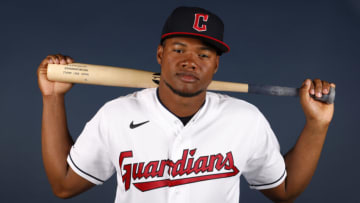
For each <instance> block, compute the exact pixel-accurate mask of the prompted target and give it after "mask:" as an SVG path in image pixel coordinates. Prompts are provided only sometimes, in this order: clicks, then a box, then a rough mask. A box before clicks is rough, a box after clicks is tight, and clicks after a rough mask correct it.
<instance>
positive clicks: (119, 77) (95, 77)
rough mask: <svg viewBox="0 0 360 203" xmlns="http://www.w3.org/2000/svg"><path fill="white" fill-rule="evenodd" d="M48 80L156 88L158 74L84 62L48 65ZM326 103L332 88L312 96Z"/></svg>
mask: <svg viewBox="0 0 360 203" xmlns="http://www.w3.org/2000/svg"><path fill="white" fill-rule="evenodd" d="M47 77H48V79H49V80H51V81H58V82H70V83H82V84H92V85H105V86H120V87H132V88H151V87H157V86H158V84H159V82H160V73H153V72H150V71H144V70H136V69H130V68H120V67H112V66H103V65H91V64H83V63H72V64H67V65H61V64H48V69H47ZM208 90H215V91H230V92H243V93H253V94H265V95H274V96H298V95H299V88H292V87H281V86H271V85H257V84H246V83H236V82H225V81H215V80H213V81H212V82H211V83H210V85H209V87H208ZM313 98H315V99H316V100H320V101H322V102H326V103H329V104H330V103H333V102H334V100H335V89H334V88H330V92H329V94H327V95H324V94H323V96H322V97H320V98H318V97H314V96H313Z"/></svg>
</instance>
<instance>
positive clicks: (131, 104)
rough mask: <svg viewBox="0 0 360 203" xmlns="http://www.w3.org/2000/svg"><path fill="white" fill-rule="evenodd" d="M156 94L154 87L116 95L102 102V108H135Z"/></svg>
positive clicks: (150, 99) (149, 100)
mask: <svg viewBox="0 0 360 203" xmlns="http://www.w3.org/2000/svg"><path fill="white" fill-rule="evenodd" d="M155 95H156V88H147V89H142V90H139V91H135V92H132V93H130V94H127V95H124V96H120V97H117V98H115V99H112V100H110V101H108V102H106V103H105V104H104V106H103V107H102V108H103V109H107V110H108V109H111V110H113V109H119V108H120V109H127V108H136V107H137V106H139V105H142V104H143V103H145V102H151V101H152V98H153V97H154V96H155Z"/></svg>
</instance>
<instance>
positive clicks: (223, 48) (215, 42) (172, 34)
mask: <svg viewBox="0 0 360 203" xmlns="http://www.w3.org/2000/svg"><path fill="white" fill-rule="evenodd" d="M175 36H189V37H195V38H198V39H201V40H204V41H205V42H206V43H208V44H210V45H212V46H214V47H215V48H216V49H218V50H219V51H220V52H221V53H226V52H229V51H230V47H229V46H228V45H227V44H225V43H224V42H223V41H221V40H218V39H216V38H213V37H210V36H207V35H202V34H198V33H191V32H170V33H166V34H164V35H162V36H161V41H163V40H164V39H166V38H169V37H175Z"/></svg>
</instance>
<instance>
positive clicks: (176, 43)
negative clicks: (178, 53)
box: [172, 42, 186, 47]
mask: <svg viewBox="0 0 360 203" xmlns="http://www.w3.org/2000/svg"><path fill="white" fill-rule="evenodd" d="M172 45H180V46H184V47H186V44H184V43H181V42H174V43H172Z"/></svg>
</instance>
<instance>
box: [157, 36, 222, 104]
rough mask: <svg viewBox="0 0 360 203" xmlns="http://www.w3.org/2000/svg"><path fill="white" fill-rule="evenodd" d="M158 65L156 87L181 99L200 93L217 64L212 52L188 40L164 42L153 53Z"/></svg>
mask: <svg viewBox="0 0 360 203" xmlns="http://www.w3.org/2000/svg"><path fill="white" fill-rule="evenodd" d="M157 60H158V63H159V64H160V65H161V82H160V86H167V87H164V88H170V89H171V90H172V91H173V92H174V93H175V94H178V95H180V96H184V97H191V96H196V95H198V94H200V93H202V92H204V91H205V90H206V88H207V86H208V85H209V84H210V82H211V80H212V77H213V75H214V73H215V72H216V71H217V68H218V65H219V56H218V55H217V53H216V50H215V49H213V48H212V47H210V46H208V45H206V44H204V43H203V42H202V41H201V40H199V39H195V38H188V37H172V38H169V39H166V40H165V41H164V43H163V45H159V47H158V50H157Z"/></svg>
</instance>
